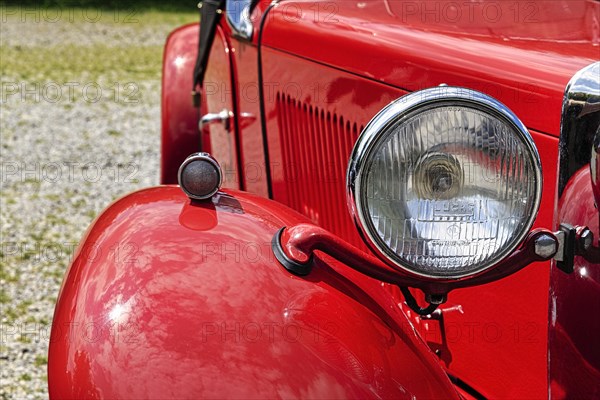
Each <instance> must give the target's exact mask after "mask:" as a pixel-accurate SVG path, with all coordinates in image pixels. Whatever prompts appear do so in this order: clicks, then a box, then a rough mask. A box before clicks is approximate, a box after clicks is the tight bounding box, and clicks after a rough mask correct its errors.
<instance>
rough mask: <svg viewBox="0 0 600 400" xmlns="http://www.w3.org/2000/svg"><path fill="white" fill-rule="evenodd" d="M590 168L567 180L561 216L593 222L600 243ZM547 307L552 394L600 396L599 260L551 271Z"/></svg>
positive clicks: (567, 220)
mask: <svg viewBox="0 0 600 400" xmlns="http://www.w3.org/2000/svg"><path fill="white" fill-rule="evenodd" d="M593 198H594V197H593V189H592V184H591V179H590V170H589V168H588V167H584V168H582V169H581V170H579V172H577V173H576V174H575V175H574V176H573V177H572V178H571V180H570V181H569V183H568V184H567V186H566V188H565V191H564V192H563V195H562V197H561V199H560V201H559V203H558V209H557V220H558V221H560V222H561V223H563V222H564V223H569V224H572V225H574V226H575V225H580V226H587V227H589V228H590V229H591V230H592V232H593V233H594V238H595V239H594V242H595V245H596V246H598V245H600V242H599V241H598V238H600V229H599V219H600V215H599V213H598V209H597V208H596V207H595V206H594V201H593ZM551 284H552V286H551V287H552V290H551V292H550V298H549V302H550V310H549V320H550V324H549V326H550V327H549V356H548V360H549V361H548V367H549V379H550V396H551V397H552V398H554V399H595V398H599V397H600V347H599V346H598V335H599V334H600V318H598V311H599V310H600V264H599V263H592V262H590V261H587V260H585V259H583V257H575V265H574V271H573V273H572V274H569V275H567V274H565V273H564V272H562V271H560V270H559V269H558V268H556V266H553V267H552V273H551Z"/></svg>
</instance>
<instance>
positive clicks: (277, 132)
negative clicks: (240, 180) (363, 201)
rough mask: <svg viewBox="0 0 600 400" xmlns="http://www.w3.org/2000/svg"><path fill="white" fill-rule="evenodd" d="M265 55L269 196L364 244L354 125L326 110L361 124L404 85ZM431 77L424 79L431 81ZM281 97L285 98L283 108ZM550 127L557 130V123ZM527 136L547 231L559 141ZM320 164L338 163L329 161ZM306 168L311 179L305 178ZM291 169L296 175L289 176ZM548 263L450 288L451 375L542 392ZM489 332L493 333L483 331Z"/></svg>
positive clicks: (495, 393) (530, 393) (432, 325)
mask: <svg viewBox="0 0 600 400" xmlns="http://www.w3.org/2000/svg"><path fill="white" fill-rule="evenodd" d="M269 21H270V20H269ZM356 58H357V59H358V58H361V57H356ZM263 63H264V65H265V67H264V71H263V73H264V77H265V81H267V82H270V85H271V87H275V88H278V89H279V91H280V93H279V95H280V97H279V99H280V103H279V104H278V102H277V97H276V96H275V98H274V99H273V100H271V101H268V100H269V99H267V101H265V112H266V116H267V137H268V140H269V153H270V157H271V163H272V165H273V174H272V176H273V198H274V199H275V200H278V201H281V202H283V203H284V204H287V205H289V206H291V207H293V208H295V209H296V210H297V211H299V212H301V213H305V215H307V216H308V217H310V218H311V220H312V222H314V223H316V224H318V225H321V226H323V227H325V228H327V229H328V230H331V231H332V232H334V233H336V234H338V235H340V236H341V237H342V238H343V239H345V240H348V241H349V242H350V243H352V244H354V245H356V246H358V247H360V248H362V249H366V247H365V245H364V243H363V242H362V239H360V237H359V235H358V234H357V232H356V229H355V228H354V226H353V224H352V222H351V219H350V216H349V214H348V211H347V206H346V199H345V164H346V163H347V159H348V156H349V154H350V150H351V144H350V143H349V142H351V141H352V129H349V130H348V131H346V130H340V129H338V130H335V129H333V128H334V126H333V124H331V122H330V123H329V125H328V124H327V115H329V116H330V121H333V117H334V116H335V117H336V118H337V119H338V120H340V119H343V120H344V121H345V122H344V124H346V121H349V122H350V127H353V126H354V124H356V125H357V127H360V126H363V125H365V124H366V123H367V122H368V121H369V120H370V119H371V118H372V117H373V115H375V114H376V113H377V112H378V111H379V110H380V109H381V108H382V107H383V106H385V105H386V104H388V103H389V102H390V101H392V100H394V99H396V98H398V97H400V96H402V95H403V94H405V92H403V91H402V90H400V89H398V88H395V87H393V86H389V85H385V84H382V83H379V82H376V81H373V80H371V79H367V78H365V77H360V76H357V75H353V74H350V73H346V72H343V71H339V70H337V69H333V68H330V67H328V66H325V65H322V64H319V63H316V62H312V61H310V60H306V59H302V58H298V57H294V56H292V55H289V54H287V53H283V52H280V51H278V50H273V49H270V48H265V49H263ZM424 72H426V70H424ZM435 84H437V83H434V82H431V86H433V85H435ZM562 90H564V88H563V89H562ZM276 94H277V93H276ZM282 99H285V101H286V102H288V104H287V105H285V107H286V108H283V104H281V100H282ZM288 99H289V100H288ZM278 107H280V108H278ZM305 110H306V111H305ZM311 110H312V118H311V113H310V111H311ZM315 110H318V118H317V114H316V113H315ZM321 114H322V115H323V116H324V118H323V119H321ZM519 117H522V116H521V115H519ZM292 118H295V119H292ZM288 120H289V122H288ZM290 122H293V123H294V125H293V126H292V125H290ZM555 128H556V131H557V132H558V125H557V126H556V127H555ZM531 134H532V136H533V138H534V140H535V143H536V145H537V148H538V149H539V151H540V158H541V161H542V167H543V171H544V181H545V182H546V183H547V185H546V186H545V188H544V190H543V193H542V203H541V207H540V211H539V214H538V218H537V220H536V223H535V225H534V226H535V227H542V228H547V229H552V218H553V214H554V197H555V191H556V188H555V182H556V163H557V159H558V139H557V138H555V137H552V136H550V135H546V134H543V133H540V132H537V131H535V130H531ZM324 151H327V152H329V155H325V154H323V153H324ZM327 157H331V158H330V159H329V158H327ZM290 159H291V160H293V161H295V163H290V161H289V160H290ZM296 160H297V161H296ZM328 163H330V164H329V165H332V166H334V167H335V166H336V165H337V167H336V168H337V169H336V168H332V167H329V168H327V167H328V166H329V165H328ZM278 166H284V167H286V168H288V169H290V170H291V173H290V172H286V171H285V170H282V169H278V168H277V167H278ZM312 171H317V172H318V173H314V172H312ZM306 173H308V174H309V176H310V175H312V176H313V177H315V176H316V178H313V179H307V176H306V175H305V174H306ZM286 174H287V175H286ZM319 174H320V175H319ZM295 176H297V177H298V178H297V179H293V178H294V177H295ZM319 178H321V179H319ZM548 184H549V186H548ZM289 186H293V187H289ZM307 211H308V212H307ZM332 221H333V222H334V223H332ZM336 224H337V225H336ZM340 226H341V227H342V229H340V228H339V227H340ZM548 271H549V263H537V264H535V265H531V266H530V267H528V268H525V269H524V270H522V271H520V272H518V273H516V274H515V275H513V276H510V277H507V278H506V279H504V280H502V281H498V282H494V283H491V284H488V285H485V286H482V287H475V288H465V289H460V290H456V291H453V292H452V293H451V295H450V296H449V300H448V303H447V304H446V305H445V306H444V308H448V309H450V310H455V309H457V308H458V307H460V308H461V309H462V310H463V312H462V313H460V312H449V313H447V314H448V315H447V316H446V317H445V319H444V321H445V323H446V325H447V328H448V329H447V331H448V332H450V336H447V337H446V338H445V339H444V346H445V348H444V356H443V357H442V360H443V361H444V363H445V366H446V367H447V368H448V370H449V372H450V373H452V374H454V375H455V376H458V377H459V378H460V379H462V380H463V381H465V382H466V383H468V384H469V385H471V386H472V387H474V388H475V389H477V390H479V391H480V392H481V393H483V394H485V395H487V396H489V397H503V398H511V397H518V396H521V397H530V398H538V397H543V396H545V394H546V393H547V387H548V381H547V374H546V372H545V371H546V363H547V357H546V356H547V332H546V330H545V327H546V326H547V315H548V304H547V300H546V299H547V293H548V290H549V272H548ZM392 292H395V291H394V290H393V289H392ZM507 293H510V295H507ZM396 295H397V302H398V304H400V305H402V304H403V303H404V299H403V297H402V296H401V295H400V294H399V293H398V292H396ZM524 304H527V305H528V306H527V307H523V305H524ZM490 310H493V312H491V311H490ZM405 311H406V312H407V313H410V312H409V311H408V310H407V309H406V308H405ZM414 323H415V324H416V326H418V327H421V328H420V329H421V333H422V334H423V335H424V337H435V340H439V341H441V336H440V335H441V333H440V332H441V331H442V328H441V327H440V326H439V323H438V322H437V321H434V322H431V321H429V322H426V323H424V324H422V323H421V321H420V319H419V318H418V317H416V318H414ZM492 330H497V331H498V332H500V335H501V336H500V337H499V338H496V337H494V336H491V333H493V332H492ZM494 332H495V331H494ZM488 333H489V334H488Z"/></svg>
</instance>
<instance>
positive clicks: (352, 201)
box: [346, 86, 543, 281]
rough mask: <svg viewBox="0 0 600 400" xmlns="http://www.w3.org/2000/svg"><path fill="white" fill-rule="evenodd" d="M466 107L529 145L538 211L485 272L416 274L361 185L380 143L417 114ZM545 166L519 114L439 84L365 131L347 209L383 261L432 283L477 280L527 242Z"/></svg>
mask: <svg viewBox="0 0 600 400" xmlns="http://www.w3.org/2000/svg"><path fill="white" fill-rule="evenodd" d="M447 105H452V106H465V107H468V108H471V109H474V110H476V111H478V112H484V113H487V114H490V115H492V116H493V117H495V118H497V119H499V120H501V121H503V122H505V123H506V124H507V125H508V126H509V127H510V128H512V129H513V131H514V132H516V133H517V134H518V135H519V139H520V140H521V141H522V143H523V144H524V145H525V146H526V148H527V150H528V154H529V156H530V157H531V161H532V163H533V170H534V174H535V191H534V200H533V209H532V210H531V214H530V215H529V217H528V218H527V220H526V222H525V224H524V225H523V228H522V230H521V232H519V234H518V235H516V236H515V238H514V239H513V240H512V241H511V242H509V244H508V245H505V247H504V248H503V249H502V250H501V251H498V252H497V253H495V254H494V256H493V257H492V258H491V259H490V260H489V261H488V262H486V263H485V264H484V265H482V266H481V267H480V268H478V269H476V270H472V271H467V272H464V273H456V274H452V275H451V276H446V275H434V274H428V273H424V272H421V271H417V270H415V269H413V268H411V267H410V266H407V265H404V264H403V263H401V262H400V261H399V260H398V256H397V255H396V254H395V253H394V252H393V251H392V250H391V249H389V247H388V246H387V245H385V244H384V243H382V240H381V238H380V237H379V236H378V235H377V234H376V233H375V229H374V228H373V226H372V221H371V218H369V217H368V215H366V214H368V211H367V209H366V207H364V205H363V201H362V198H361V192H360V191H361V184H362V180H363V179H364V178H365V175H366V174H367V172H368V170H369V168H368V167H369V166H370V165H371V164H372V155H373V152H374V151H375V150H377V149H378V148H379V144H380V143H381V142H382V141H384V140H386V139H387V138H388V137H389V135H390V134H391V133H392V132H393V131H394V128H395V127H396V126H398V125H400V124H402V123H403V122H404V121H405V120H407V119H409V118H411V117H413V116H414V115H415V114H418V113H421V112H424V111H426V110H430V109H433V108H436V107H441V106H447ZM542 179H543V178H542V167H541V160H540V157H539V153H538V151H537V148H536V146H535V143H534V141H533V138H532V137H531V135H530V133H529V131H528V129H527V128H526V127H525V125H524V124H523V123H522V122H521V121H520V120H519V119H518V118H517V116H516V115H515V114H514V113H513V112H512V111H511V110H510V109H509V108H508V107H507V106H505V105H504V104H502V103H501V102H499V101H498V100H496V99H494V98H492V97H490V96H488V95H486V94H484V93H481V92H478V91H475V90H472V89H466V88H461V87H451V86H439V87H434V88H430V89H424V90H421V91H419V92H414V93H410V94H407V95H405V96H403V97H401V98H399V99H397V100H395V101H394V102H392V103H390V104H389V105H387V106H386V107H384V108H383V109H382V110H381V111H380V112H379V113H378V114H377V115H376V116H375V117H374V118H373V119H372V120H371V121H370V122H369V123H368V124H367V126H366V127H365V129H364V130H363V132H362V133H361V135H360V136H359V138H358V140H357V142H356V144H355V146H354V149H353V151H352V154H351V156H350V160H349V163H348V170H347V175H346V187H347V198H348V208H349V210H350V214H351V216H352V217H353V219H354V222H355V225H356V226H357V228H358V231H359V233H360V234H361V236H362V237H363V239H364V240H365V242H366V243H367V245H368V246H369V248H371V250H373V251H374V252H375V254H377V255H378V256H379V257H380V258H381V259H383V260H384V261H385V262H386V263H387V264H389V265H390V266H392V267H394V268H395V269H397V270H400V271H402V272H405V273H408V274H410V275H413V276H416V277H419V278H424V279H427V280H433V281H453V280H460V279H464V278H468V277H473V276H477V275H480V274H482V273H484V272H485V271H488V270H489V269H491V268H493V267H494V266H495V265H497V264H498V263H499V262H500V261H501V260H502V259H503V258H505V257H506V256H507V255H509V254H510V253H512V252H513V251H514V250H515V249H516V248H518V247H519V245H520V244H521V243H522V242H523V240H524V239H525V238H526V236H527V234H528V233H529V232H530V230H531V227H532V226H533V223H534V221H535V218H536V217H537V214H538V211H539V207H540V201H541V196H542V186H543V182H542Z"/></svg>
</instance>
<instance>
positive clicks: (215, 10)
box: [192, 0, 225, 107]
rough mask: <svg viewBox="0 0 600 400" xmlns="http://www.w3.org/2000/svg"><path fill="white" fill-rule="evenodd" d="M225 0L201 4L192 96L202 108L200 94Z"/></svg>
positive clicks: (210, 0)
mask: <svg viewBox="0 0 600 400" xmlns="http://www.w3.org/2000/svg"><path fill="white" fill-rule="evenodd" d="M224 4H225V0H203V1H202V3H200V5H199V7H200V33H199V37H198V56H197V58H196V65H195V66H194V76H193V78H194V85H193V87H192V89H193V90H192V95H193V96H194V106H195V107H200V92H201V90H202V82H203V81H204V74H205V73H206V66H207V64H208V56H209V54H210V48H211V47H212V43H213V41H214V39H215V33H216V32H217V25H218V23H219V19H220V18H221V14H222V12H223V6H224Z"/></svg>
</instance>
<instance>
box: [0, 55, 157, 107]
mask: <svg viewBox="0 0 600 400" xmlns="http://www.w3.org/2000/svg"><path fill="white" fill-rule="evenodd" d="M161 55H162V46H148V47H126V46H124V47H108V46H103V45H94V46H73V45H67V46H60V47H50V48H43V47H40V48H35V49H30V48H28V49H27V50H23V49H18V48H14V47H2V48H0V70H2V74H3V75H5V76H9V77H11V78H13V79H17V80H19V81H26V82H30V83H33V82H39V83H46V82H54V83H56V84H58V85H65V84H71V85H73V87H74V93H79V92H81V89H80V88H78V87H79V85H81V86H83V85H84V84H88V83H89V82H93V83H96V82H98V81H99V80H100V79H104V80H106V81H107V82H108V81H110V82H109V83H108V84H109V85H112V84H113V82H119V83H120V86H118V87H119V88H120V89H121V90H124V89H123V86H124V85H125V84H126V83H127V82H137V81H140V80H149V79H159V78H160V72H161ZM75 84H77V85H78V86H75ZM89 87H90V89H89V90H90V93H92V92H91V91H92V90H94V88H93V87H92V86H89ZM50 89H51V88H50ZM50 89H49V90H50ZM65 90H66V89H65ZM115 90H116V89H115ZM49 96H52V94H50V95H49ZM90 96H94V94H93V93H92V94H90Z"/></svg>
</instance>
